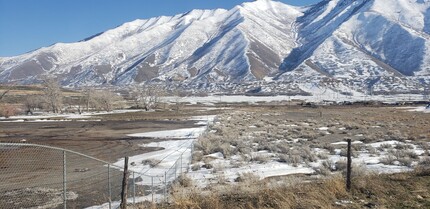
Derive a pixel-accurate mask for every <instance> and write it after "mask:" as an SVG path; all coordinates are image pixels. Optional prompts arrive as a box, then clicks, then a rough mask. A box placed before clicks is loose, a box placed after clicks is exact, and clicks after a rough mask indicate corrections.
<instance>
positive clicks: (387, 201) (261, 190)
mask: <svg viewBox="0 0 430 209" xmlns="http://www.w3.org/2000/svg"><path fill="white" fill-rule="evenodd" d="M239 182H240V183H238V184H235V185H223V186H222V187H217V188H213V189H211V190H209V191H207V190H202V189H199V188H196V187H193V188H183V187H175V188H174V190H173V193H172V203H171V204H170V205H169V206H167V207H166V208H179V209H194V208H196V209H197V208H198V209H200V208H210V209H221V208H229V209H235V208H249V209H256V208H280V209H281V208H282V209H288V208H429V207H430V195H429V194H430V191H429V189H430V173H427V175H423V173H422V172H418V171H417V172H410V173H400V174H390V175H364V176H357V177H354V178H353V184H352V190H351V192H347V191H346V190H345V185H344V184H345V183H344V179H343V178H342V177H341V176H338V175H337V176H334V177H331V178H328V179H324V180H314V181H311V183H300V180H296V181H295V182H294V183H290V184H285V183H280V184H279V183H278V184H271V183H270V181H257V180H256V179H255V178H252V175H251V176H247V175H246V174H245V175H244V178H243V180H241V181H239ZM273 185H277V186H273Z"/></svg>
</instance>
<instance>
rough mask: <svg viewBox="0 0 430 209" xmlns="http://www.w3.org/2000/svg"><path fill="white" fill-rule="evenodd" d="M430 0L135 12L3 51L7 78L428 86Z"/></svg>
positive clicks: (346, 90)
mask: <svg viewBox="0 0 430 209" xmlns="http://www.w3.org/2000/svg"><path fill="white" fill-rule="evenodd" d="M429 47H430V1H428V0H324V1H322V2H320V3H318V4H315V5H311V6H306V7H293V6H289V5H286V4H283V3H281V2H276V1H271V0H257V1H254V2H249V3H244V4H242V5H238V6H236V7H234V8H232V9H230V10H224V9H217V10H193V11H190V12H188V13H184V14H179V15H176V16H172V17H165V16H162V17H156V18H151V19H147V20H135V21H133V22H129V23H125V24H123V25H121V26H119V27H117V28H114V29H112V30H108V31H106V32H104V33H101V34H97V35H95V36H93V37H90V38H87V39H85V40H82V41H80V42H77V43H58V44H54V45H52V46H49V47H44V48H41V49H38V50H35V51H32V52H29V53H27V54H23V55H20V56H16V57H3V58H0V82H1V83H11V82H13V83H21V84H26V83H34V82H37V81H38V80H39V79H40V76H41V75H43V74H51V75H56V76H57V77H58V78H59V79H60V80H61V83H62V85H64V86H69V87H79V86H103V85H115V86H128V85H132V84H144V83H148V82H153V83H162V84H163V85H166V86H168V87H169V88H178V87H182V88H184V89H192V90H194V91H196V90H202V91H223V92H234V93H243V92H247V91H250V90H252V91H256V92H269V93H270V92H272V93H278V94H297V93H300V94H301V93H311V94H312V93H315V92H320V91H323V89H324V91H325V90H327V89H329V90H331V91H336V92H339V93H343V94H369V93H373V94H377V93H380V94H394V93H425V92H426V91H428V89H429V85H430V56H429V55H430V50H429V49H430V48H429Z"/></svg>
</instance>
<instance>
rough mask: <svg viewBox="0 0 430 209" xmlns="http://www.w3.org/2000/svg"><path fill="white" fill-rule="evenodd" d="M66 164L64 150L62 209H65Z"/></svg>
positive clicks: (64, 151)
mask: <svg viewBox="0 0 430 209" xmlns="http://www.w3.org/2000/svg"><path fill="white" fill-rule="evenodd" d="M66 180H67V164H66V150H63V205H64V209H66V208H67V184H66Z"/></svg>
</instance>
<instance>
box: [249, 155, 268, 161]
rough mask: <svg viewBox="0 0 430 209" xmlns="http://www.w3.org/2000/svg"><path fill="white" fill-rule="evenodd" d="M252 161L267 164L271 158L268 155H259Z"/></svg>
mask: <svg viewBox="0 0 430 209" xmlns="http://www.w3.org/2000/svg"><path fill="white" fill-rule="evenodd" d="M251 160H252V161H256V162H258V163H267V162H268V161H269V160H270V158H269V156H267V155H257V156H254V157H253V158H252V159H251Z"/></svg>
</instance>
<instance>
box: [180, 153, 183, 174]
mask: <svg viewBox="0 0 430 209" xmlns="http://www.w3.org/2000/svg"><path fill="white" fill-rule="evenodd" d="M183 154H184V153H182V154H181V171H179V175H181V174H182V155H183Z"/></svg>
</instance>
